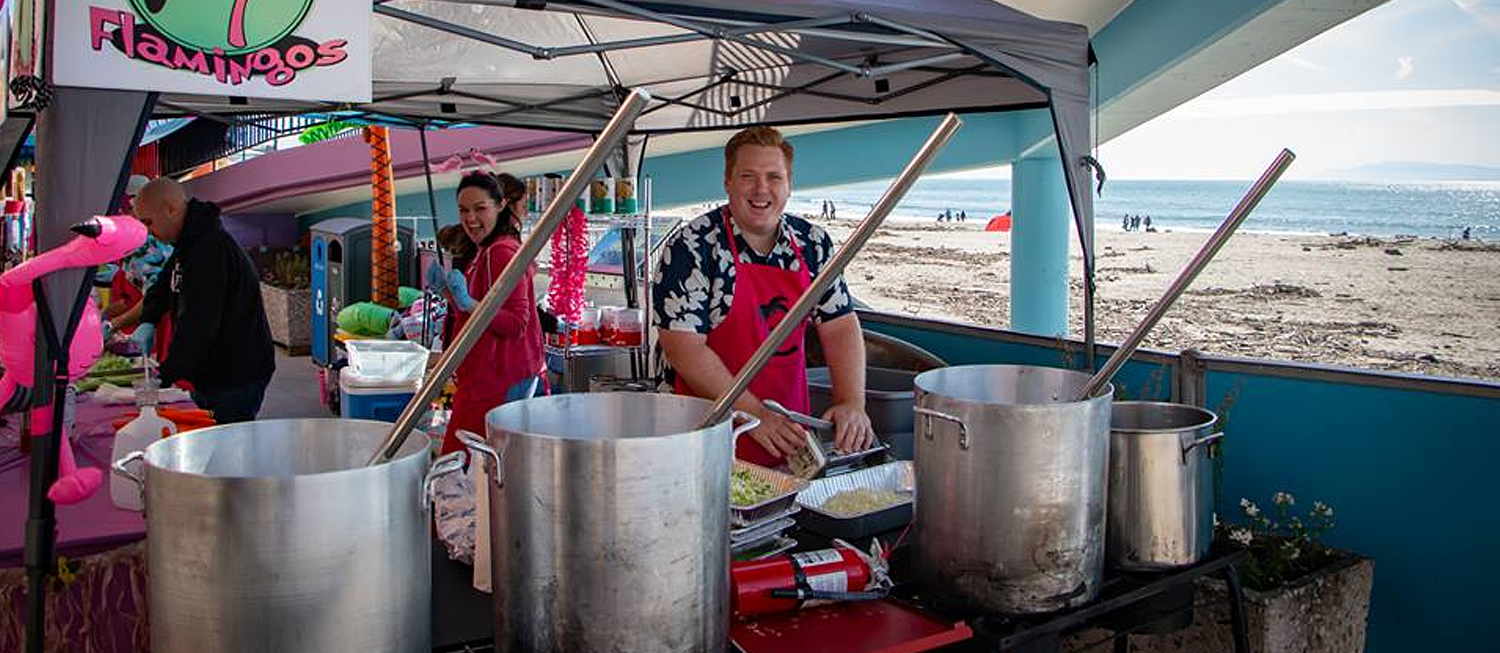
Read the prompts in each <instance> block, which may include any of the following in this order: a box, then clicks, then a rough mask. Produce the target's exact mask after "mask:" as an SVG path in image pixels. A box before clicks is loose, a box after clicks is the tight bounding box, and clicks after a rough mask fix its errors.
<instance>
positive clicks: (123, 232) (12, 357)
mask: <svg viewBox="0 0 1500 653" xmlns="http://www.w3.org/2000/svg"><path fill="white" fill-rule="evenodd" d="M73 231H74V232H76V233H78V234H79V236H78V237H76V238H74V239H72V240H70V241H68V242H67V243H65V244H63V245H62V246H61V247H57V248H54V249H50V250H48V251H46V252H43V253H42V254H41V255H39V256H36V257H35V258H32V259H30V260H28V261H26V262H25V263H22V264H20V265H18V266H16V267H14V268H11V269H10V270H7V271H6V272H5V273H4V274H0V364H4V366H5V373H4V375H3V376H0V401H4V412H11V411H15V410H19V409H21V408H24V407H26V406H28V405H29V404H30V396H31V389H32V388H33V387H35V378H33V371H34V369H35V350H36V346H35V342H36V335H37V333H36V323H37V309H36V296H35V295H34V294H33V293H32V285H31V282H32V281H35V280H36V279H38V278H41V276H42V275H45V274H47V273H50V272H56V271H58V270H62V269H65V268H83V267H90V266H94V265H100V264H103V263H108V262H110V261H114V260H118V259H119V258H121V257H123V256H125V255H126V254H128V253H130V252H131V251H133V250H135V248H137V247H140V246H141V244H142V243H144V242H146V226H145V225H143V224H141V223H140V222H138V221H136V219H135V218H131V217H129V216H110V217H104V216H98V217H95V218H93V219H92V220H86V221H84V222H80V223H78V224H76V225H74V226H73ZM103 350H104V338H103V329H102V327H101V322H100V318H99V308H98V307H97V306H95V305H94V300H93V299H92V298H90V299H89V300H88V302H87V303H86V304H85V305H84V309H83V316H82V318H81V319H80V320H79V322H78V328H77V330H76V331H75V332H74V333H73V339H72V341H70V342H69V343H68V379H69V380H74V379H79V378H82V377H83V375H84V373H85V372H87V371H88V369H89V367H90V366H92V365H93V364H94V361H96V360H98V359H99V354H100V353H101V352H102V351H103ZM59 391H60V389H59ZM51 410H52V407H51V406H50V405H48V406H46V407H44V408H38V409H36V410H35V412H34V413H33V415H34V417H35V418H36V419H45V420H47V421H39V422H36V423H38V424H47V423H50V417H51V414H50V413H51ZM62 437H64V438H67V432H66V431H64V433H63V434H62ZM103 480H104V475H103V473H102V472H100V471H99V470H98V469H95V468H93V467H85V468H81V469H80V468H79V467H78V466H77V463H76V461H75V460H74V459H73V450H72V447H71V446H69V445H68V444H67V440H66V439H64V445H63V447H62V450H61V455H60V456H59V459H58V474H57V481H56V482H55V483H53V484H52V487H51V488H49V489H48V490H47V498H49V499H51V500H52V501H53V502H55V503H62V504H68V503H77V502H79V501H82V500H84V499H86V498H88V497H89V495H91V494H93V493H94V490H97V489H98V488H99V485H100V483H102V482H103Z"/></svg>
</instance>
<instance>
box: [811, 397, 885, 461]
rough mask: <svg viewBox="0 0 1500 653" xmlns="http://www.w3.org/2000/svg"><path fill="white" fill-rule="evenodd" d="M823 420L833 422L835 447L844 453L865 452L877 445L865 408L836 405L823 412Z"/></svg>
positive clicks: (847, 404)
mask: <svg viewBox="0 0 1500 653" xmlns="http://www.w3.org/2000/svg"><path fill="white" fill-rule="evenodd" d="M823 419H826V420H828V421H830V422H833V425H834V430H833V446H834V447H835V448H836V449H838V450H839V451H842V452H844V453H853V452H856V451H864V450H865V449H869V448H870V447H871V446H872V445H874V444H875V429H874V428H872V427H871V426H870V416H869V415H866V414H865V409H864V407H863V406H859V405H856V404H851V403H843V404H834V405H833V406H831V407H829V409H828V410H826V411H824V412H823Z"/></svg>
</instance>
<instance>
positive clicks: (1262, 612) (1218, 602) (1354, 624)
mask: <svg viewBox="0 0 1500 653" xmlns="http://www.w3.org/2000/svg"><path fill="white" fill-rule="evenodd" d="M1374 577H1375V562H1374V561H1373V560H1371V559H1369V558H1366V557H1364V556H1361V555H1359V554H1355V553H1349V554H1348V557H1345V558H1343V559H1341V560H1340V561H1338V562H1336V563H1333V564H1331V565H1329V566H1327V567H1325V568H1323V569H1322V570H1320V571H1317V572H1314V573H1312V574H1309V575H1307V576H1304V577H1302V578H1300V579H1298V580H1296V581H1294V582H1292V583H1289V584H1287V585H1285V586H1282V587H1279V588H1276V589H1274V590H1270V591H1266V592H1257V591H1254V590H1250V589H1246V590H1245V618H1246V621H1247V622H1248V626H1249V635H1250V650H1252V651H1255V652H1256V653H1360V652H1362V651H1364V650H1365V626H1366V623H1367V621H1368V617H1369V613H1370V586H1371V584H1372V583H1373V582H1374ZM1196 592H1197V596H1196V597H1194V601H1193V602H1194V604H1195V605H1196V606H1197V607H1196V608H1195V609H1194V611H1193V625H1192V626H1189V627H1188V628H1186V629H1183V630H1180V631H1177V632H1174V633H1168V634H1165V635H1136V636H1133V637H1131V638H1130V645H1131V646H1130V650H1131V651H1135V652H1138V653H1139V652H1150V653H1233V651H1234V639H1233V635H1232V633H1231V631H1230V627H1229V603H1228V602H1229V593H1228V590H1227V588H1226V587H1225V584H1224V581H1223V580H1221V579H1220V578H1218V577H1211V578H1202V579H1199V580H1198V586H1197V590H1196ZM1094 632H1095V633H1100V632H1103V633H1105V634H1107V631H1094ZM1097 639H1098V638H1097V637H1095V638H1093V641H1097ZM1076 641H1089V638H1084V637H1080V638H1078V639H1077V640H1076Z"/></svg>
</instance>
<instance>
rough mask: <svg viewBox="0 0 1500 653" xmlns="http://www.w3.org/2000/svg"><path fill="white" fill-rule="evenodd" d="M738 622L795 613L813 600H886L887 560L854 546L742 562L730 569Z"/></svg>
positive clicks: (733, 602) (734, 608) (732, 605)
mask: <svg viewBox="0 0 1500 653" xmlns="http://www.w3.org/2000/svg"><path fill="white" fill-rule="evenodd" d="M729 582H730V585H731V592H732V597H733V598H732V601H731V607H732V609H733V611H734V615H735V618H738V619H745V618H748V617H753V616H755V615H760V614H768V613H772V612H791V611H794V610H796V609H798V608H799V607H802V606H803V605H807V604H808V602H810V601H857V600H869V599H879V598H884V597H885V595H886V590H887V589H888V588H889V580H888V578H887V576H886V569H885V561H884V559H883V558H882V557H879V556H867V555H865V554H864V553H862V552H860V551H859V550H858V549H855V548H854V547H852V546H840V547H838V548H833V549H824V550H821V551H808V552H804V553H793V554H790V555H783V556H776V557H772V558H766V559H764V560H749V561H744V562H736V563H734V564H733V565H731V566H730V571H729Z"/></svg>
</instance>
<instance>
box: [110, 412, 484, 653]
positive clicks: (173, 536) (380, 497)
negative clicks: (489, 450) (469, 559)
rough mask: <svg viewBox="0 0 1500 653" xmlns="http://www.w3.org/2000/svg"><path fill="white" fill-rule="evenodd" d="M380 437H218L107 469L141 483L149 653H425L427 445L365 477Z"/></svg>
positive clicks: (379, 427) (374, 430)
mask: <svg viewBox="0 0 1500 653" xmlns="http://www.w3.org/2000/svg"><path fill="white" fill-rule="evenodd" d="M390 428H391V425H390V424H388V423H385V422H372V421H363V420H347V419H288V420H265V421H257V422H245V423H240V424H226V425H224V426H215V427H212V428H206V429H201V430H197V431H192V432H190V433H184V434H181V435H177V436H174V437H171V438H168V439H166V440H161V441H159V442H155V443H152V444H151V446H149V447H147V448H146V450H145V451H144V452H136V453H133V454H131V455H130V456H126V457H125V458H122V459H121V460H120V461H117V462H116V463H115V471H116V473H120V474H123V475H125V476H129V477H131V478H132V479H135V480H136V481H137V482H142V483H144V492H145V506H146V549H147V556H148V560H149V562H148V564H149V571H150V590H149V596H150V606H151V610H150V612H151V650H152V651H155V652H156V653H219V652H229V651H246V652H248V651H318V652H319V653H327V652H333V651H343V652H348V653H369V652H373V651H380V652H390V653H415V652H417V651H429V650H431V648H432V642H431V626H430V621H431V615H430V611H431V605H430V603H431V601H430V598H429V597H430V595H431V591H432V588H431V573H432V572H431V567H430V566H429V565H430V562H429V557H430V556H431V545H430V541H429V538H430V535H429V526H428V523H429V519H430V511H429V510H428V503H427V498H426V492H427V490H428V485H429V484H430V481H431V478H425V477H427V476H428V475H429V465H428V463H429V457H428V442H427V439H426V438H419V437H414V438H410V439H409V440H407V442H406V445H405V446H403V447H402V448H401V451H400V452H399V453H398V455H396V456H395V457H394V458H392V459H391V461H390V462H387V463H383V464H379V465H374V466H369V467H367V466H365V462H366V461H367V460H369V457H370V452H371V451H374V450H375V448H376V447H378V446H379V445H380V443H381V442H382V441H383V440H384V439H385V436H386V435H387V434H388V433H389V432H390ZM142 458H144V460H145V474H144V477H142V476H140V475H138V474H136V473H134V472H132V471H131V469H132V466H133V464H134V463H135V462H136V461H138V460H140V459H142ZM461 462H462V454H456V455H450V456H449V457H447V458H444V459H442V460H441V461H440V463H439V464H434V465H433V466H432V471H431V475H433V476H435V475H437V474H438V473H439V472H447V471H454V470H456V469H458V468H459V466H460V465H461Z"/></svg>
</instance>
